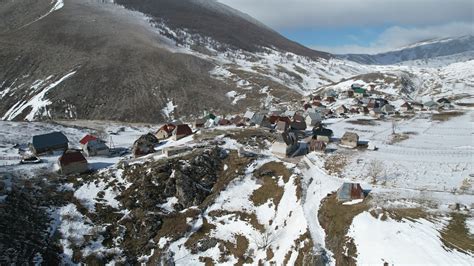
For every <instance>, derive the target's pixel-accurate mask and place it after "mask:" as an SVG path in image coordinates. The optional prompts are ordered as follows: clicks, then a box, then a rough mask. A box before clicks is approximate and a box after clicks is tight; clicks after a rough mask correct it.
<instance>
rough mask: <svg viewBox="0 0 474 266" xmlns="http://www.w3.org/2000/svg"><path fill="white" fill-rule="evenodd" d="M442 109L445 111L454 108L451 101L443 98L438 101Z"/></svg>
mask: <svg viewBox="0 0 474 266" xmlns="http://www.w3.org/2000/svg"><path fill="white" fill-rule="evenodd" d="M436 102H437V103H438V104H439V105H440V106H441V107H443V108H444V109H451V108H452V107H453V106H452V105H451V101H449V100H448V99H446V98H441V99H438V100H437V101H436Z"/></svg>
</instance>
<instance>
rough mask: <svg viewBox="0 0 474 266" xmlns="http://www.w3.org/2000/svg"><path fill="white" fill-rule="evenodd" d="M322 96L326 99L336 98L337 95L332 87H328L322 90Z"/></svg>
mask: <svg viewBox="0 0 474 266" xmlns="http://www.w3.org/2000/svg"><path fill="white" fill-rule="evenodd" d="M324 97H326V99H327V98H328V97H332V98H336V97H337V92H336V91H335V90H334V89H328V90H326V91H325V92H324Z"/></svg>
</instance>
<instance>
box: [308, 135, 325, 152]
mask: <svg viewBox="0 0 474 266" xmlns="http://www.w3.org/2000/svg"><path fill="white" fill-rule="evenodd" d="M308 151H309V152H323V153H324V152H325V151H326V142H324V141H320V140H317V139H315V138H314V137H311V138H310V140H309V142H308Z"/></svg>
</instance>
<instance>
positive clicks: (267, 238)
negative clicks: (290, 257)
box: [254, 228, 276, 250]
mask: <svg viewBox="0 0 474 266" xmlns="http://www.w3.org/2000/svg"><path fill="white" fill-rule="evenodd" d="M275 240H276V234H275V231H273V229H271V228H266V229H265V232H263V233H262V234H260V235H258V236H256V237H254V241H255V243H256V244H257V247H258V248H259V249H263V250H266V249H267V248H268V247H269V246H270V245H271V244H272V243H273V242H275Z"/></svg>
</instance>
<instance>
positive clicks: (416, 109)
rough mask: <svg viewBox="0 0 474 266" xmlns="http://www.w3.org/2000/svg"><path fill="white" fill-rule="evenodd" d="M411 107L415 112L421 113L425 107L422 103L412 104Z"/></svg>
mask: <svg viewBox="0 0 474 266" xmlns="http://www.w3.org/2000/svg"><path fill="white" fill-rule="evenodd" d="M411 107H412V108H413V110H415V111H421V110H423V108H424V106H423V104H422V103H419V102H411Z"/></svg>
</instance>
